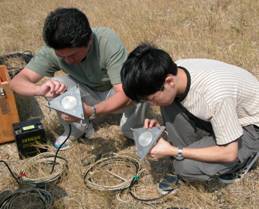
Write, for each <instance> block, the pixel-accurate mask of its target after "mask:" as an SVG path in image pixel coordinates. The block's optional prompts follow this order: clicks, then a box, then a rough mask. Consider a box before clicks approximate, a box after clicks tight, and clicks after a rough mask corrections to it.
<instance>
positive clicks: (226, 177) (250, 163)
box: [218, 152, 259, 184]
mask: <svg viewBox="0 0 259 209" xmlns="http://www.w3.org/2000/svg"><path fill="white" fill-rule="evenodd" d="M258 158H259V152H257V153H255V154H253V155H252V156H251V157H249V158H248V159H247V161H246V162H245V164H244V166H242V167H241V168H240V169H239V170H238V171H236V172H232V173H226V174H223V175H221V176H219V177H218V180H219V181H220V182H222V183H224V184H231V183H233V182H236V181H238V180H240V179H241V178H243V177H244V176H245V174H247V173H248V172H249V171H250V170H252V169H253V168H254V167H255V166H256V161H257V159H258Z"/></svg>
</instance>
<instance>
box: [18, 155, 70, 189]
mask: <svg viewBox="0 0 259 209" xmlns="http://www.w3.org/2000/svg"><path fill="white" fill-rule="evenodd" d="M54 163H55V169H54V170H53V171H51V168H53V165H54ZM33 169H36V170H39V169H42V171H41V174H39V176H36V175H33V173H32V171H33ZM67 169H68V165H67V160H66V159H64V158H62V157H60V156H56V155H55V154H52V153H49V152H43V153H40V154H38V155H36V156H35V157H32V158H30V159H28V160H27V161H25V163H24V166H23V167H22V168H21V169H20V170H19V171H16V173H17V174H16V175H17V176H18V178H19V181H20V183H21V184H26V185H32V186H39V187H40V186H44V185H46V184H49V183H54V182H56V181H57V180H58V179H60V178H61V176H63V175H64V174H65V172H66V171H67ZM42 175H43V176H42Z"/></svg>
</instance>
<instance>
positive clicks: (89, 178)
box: [84, 154, 141, 191]
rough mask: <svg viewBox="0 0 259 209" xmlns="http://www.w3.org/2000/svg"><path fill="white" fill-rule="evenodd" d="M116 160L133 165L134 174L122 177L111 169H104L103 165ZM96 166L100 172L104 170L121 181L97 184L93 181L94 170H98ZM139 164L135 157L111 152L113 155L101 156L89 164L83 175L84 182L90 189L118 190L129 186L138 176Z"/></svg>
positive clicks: (110, 163)
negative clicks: (114, 183) (112, 183)
mask: <svg viewBox="0 0 259 209" xmlns="http://www.w3.org/2000/svg"><path fill="white" fill-rule="evenodd" d="M116 162H124V163H125V162H126V163H130V164H131V165H133V166H134V167H135V171H134V172H135V175H134V176H133V177H131V178H127V179H126V178H123V177H121V176H119V175H118V174H116V173H113V172H112V171H111V169H104V167H105V166H107V165H112V164H115V163H116ZM98 168H101V169H100V170H101V171H102V172H104V171H106V172H107V173H108V175H110V176H113V177H114V178H115V179H120V180H121V181H122V183H118V184H116V185H101V184H98V183H97V182H95V181H94V178H93V176H94V174H95V171H96V170H97V171H98ZM140 172H141V171H140V164H139V161H138V160H136V159H135V158H131V157H129V156H124V155H115V156H114V154H113V156H110V157H106V158H102V159H100V160H98V161H96V162H95V163H94V164H92V165H90V167H89V168H88V169H87V171H86V173H85V175H84V182H85V184H86V185H87V186H88V187H90V188H92V189H96V190H99V191H118V190H122V189H125V188H128V187H129V186H130V184H131V183H132V179H134V178H136V176H139V173H140Z"/></svg>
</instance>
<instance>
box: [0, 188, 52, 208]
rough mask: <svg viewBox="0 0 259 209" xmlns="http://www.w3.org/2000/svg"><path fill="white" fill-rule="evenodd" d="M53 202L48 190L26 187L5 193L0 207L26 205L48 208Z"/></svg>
mask: <svg viewBox="0 0 259 209" xmlns="http://www.w3.org/2000/svg"><path fill="white" fill-rule="evenodd" d="M3 193H4V192H3ZM3 193H1V194H3ZM1 194H0V195H1ZM53 202H54V198H53V196H52V195H51V193H50V192H48V191H46V190H43V189H39V188H26V189H18V190H16V191H14V192H10V194H8V195H5V197H4V199H3V200H2V201H1V203H0V208H1V209H14V208H24V206H26V208H37V209H50V208H51V206H52V205H53Z"/></svg>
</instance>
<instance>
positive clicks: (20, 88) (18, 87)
mask: <svg viewBox="0 0 259 209" xmlns="http://www.w3.org/2000/svg"><path fill="white" fill-rule="evenodd" d="M10 85H11V88H12V89H13V91H15V92H16V93H17V94H20V95H23V96H38V92H39V86H38V85H37V84H35V83H32V82H31V81H29V80H28V79H25V78H20V77H17V78H16V77H15V78H13V79H12V80H11V82H10Z"/></svg>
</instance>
